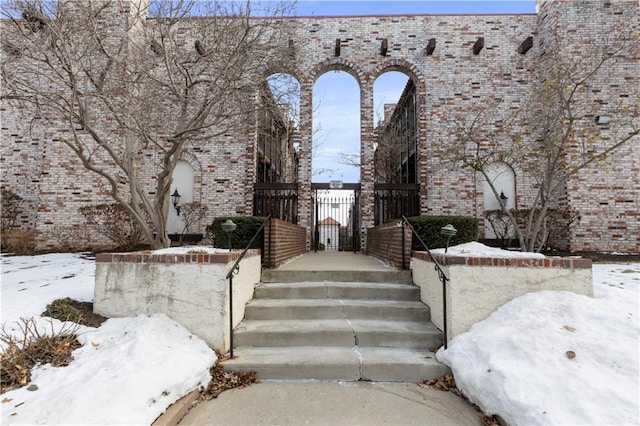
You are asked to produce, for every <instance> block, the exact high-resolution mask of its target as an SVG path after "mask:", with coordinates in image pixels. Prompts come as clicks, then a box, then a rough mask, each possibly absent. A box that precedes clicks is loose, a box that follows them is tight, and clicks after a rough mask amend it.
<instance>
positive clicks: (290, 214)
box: [253, 183, 298, 223]
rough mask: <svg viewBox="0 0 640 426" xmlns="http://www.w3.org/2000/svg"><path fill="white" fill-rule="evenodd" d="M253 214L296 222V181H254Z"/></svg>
mask: <svg viewBox="0 0 640 426" xmlns="http://www.w3.org/2000/svg"><path fill="white" fill-rule="evenodd" d="M253 188H254V191H253V215H254V216H263V217H266V216H268V215H271V217H275V218H277V219H282V220H286V221H287V222H291V223H298V184H297V183H255V184H254V185H253Z"/></svg>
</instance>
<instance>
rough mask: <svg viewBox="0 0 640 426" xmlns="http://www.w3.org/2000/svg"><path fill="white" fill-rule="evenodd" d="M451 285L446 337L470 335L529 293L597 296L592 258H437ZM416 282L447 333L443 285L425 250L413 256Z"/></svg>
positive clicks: (448, 256)
mask: <svg viewBox="0 0 640 426" xmlns="http://www.w3.org/2000/svg"><path fill="white" fill-rule="evenodd" d="M435 257H436V259H437V260H438V262H439V263H441V265H442V269H443V270H444V271H445V273H446V274H447V276H448V277H449V278H450V281H448V282H447V329H448V339H449V340H451V339H452V338H453V337H455V336H456V335H458V334H460V333H464V332H465V331H468V330H469V328H471V326H472V325H473V324H475V323H476V322H479V321H482V320H483V319H485V318H487V317H488V316H489V315H491V313H493V312H494V311H495V310H496V309H497V308H498V307H500V306H502V305H504V304H505V303H507V302H509V301H511V300H513V299H515V298H516V297H518V296H521V295H523V294H526V293H531V292H536V291H541V290H554V291H571V292H574V293H577V294H582V295H585V296H590V297H593V277H592V271H591V260H589V259H582V258H544V259H533V258H532V259H526V258H524V259H523V258H521V259H503V258H474V257H459V256H450V255H435ZM412 264H413V282H414V283H415V284H416V285H418V286H419V287H420V295H421V299H422V301H423V302H424V303H425V304H427V305H429V307H430V308H431V321H433V323H434V324H435V325H436V326H437V327H438V328H440V329H441V330H442V329H443V315H442V282H441V281H440V279H439V277H438V273H437V272H436V270H435V265H434V263H433V262H431V261H430V260H429V257H428V255H427V253H426V252H416V251H414V252H413V254H412Z"/></svg>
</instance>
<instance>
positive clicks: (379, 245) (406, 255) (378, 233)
mask: <svg viewBox="0 0 640 426" xmlns="http://www.w3.org/2000/svg"><path fill="white" fill-rule="evenodd" d="M366 253H367V254H368V255H371V256H374V257H377V258H378V259H382V260H384V261H386V262H388V263H390V264H392V265H393V266H395V267H396V268H399V269H402V268H407V267H408V266H409V262H410V256H411V229H409V228H408V227H404V226H402V225H401V223H400V222H399V221H392V222H388V223H384V224H382V225H378V226H376V227H373V228H369V229H367V249H366Z"/></svg>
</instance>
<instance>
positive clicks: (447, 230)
mask: <svg viewBox="0 0 640 426" xmlns="http://www.w3.org/2000/svg"><path fill="white" fill-rule="evenodd" d="M457 233H458V230H457V229H456V228H454V227H453V225H452V224H450V223H449V224H448V225H446V226H443V227H442V228H440V235H442V236H443V237H445V238H446V239H447V245H446V246H445V248H444V252H445V253H446V252H447V250H449V241H451V237H453V236H454V235H456V234H457Z"/></svg>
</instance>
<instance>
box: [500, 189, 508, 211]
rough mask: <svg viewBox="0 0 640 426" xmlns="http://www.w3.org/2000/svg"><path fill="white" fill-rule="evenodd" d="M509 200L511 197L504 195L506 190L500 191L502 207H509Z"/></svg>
mask: <svg viewBox="0 0 640 426" xmlns="http://www.w3.org/2000/svg"><path fill="white" fill-rule="evenodd" d="M508 200H509V197H507V196H506V195H504V191H500V204H502V207H504V208H507V201H508Z"/></svg>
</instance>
